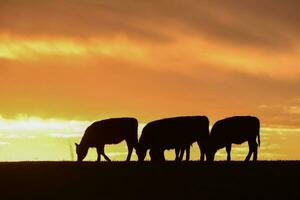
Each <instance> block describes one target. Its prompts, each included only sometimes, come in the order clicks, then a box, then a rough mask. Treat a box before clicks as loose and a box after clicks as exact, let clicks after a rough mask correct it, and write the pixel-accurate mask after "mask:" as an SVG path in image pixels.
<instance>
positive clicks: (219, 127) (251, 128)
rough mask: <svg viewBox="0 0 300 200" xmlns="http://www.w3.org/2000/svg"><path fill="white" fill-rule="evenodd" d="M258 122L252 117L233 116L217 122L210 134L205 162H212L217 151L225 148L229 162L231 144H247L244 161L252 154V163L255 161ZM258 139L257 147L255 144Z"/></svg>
mask: <svg viewBox="0 0 300 200" xmlns="http://www.w3.org/2000/svg"><path fill="white" fill-rule="evenodd" d="M259 129H260V122H259V119H258V118H256V117H252V116H235V117H229V118H226V119H223V120H219V121H217V122H216V123H215V124H214V125H213V127H212V129H211V132H210V136H209V140H208V146H207V155H206V156H207V160H208V161H213V160H214V157H215V153H216V152H217V150H218V149H221V148H223V147H226V152H227V161H230V159H231V157H230V151H231V145H232V144H242V143H244V142H246V141H247V142H248V145H249V153H248V155H247V157H246V159H245V161H249V160H250V157H251V155H252V153H253V161H256V160H257V146H259V145H260V134H259ZM256 137H257V138H258V145H257V142H256Z"/></svg>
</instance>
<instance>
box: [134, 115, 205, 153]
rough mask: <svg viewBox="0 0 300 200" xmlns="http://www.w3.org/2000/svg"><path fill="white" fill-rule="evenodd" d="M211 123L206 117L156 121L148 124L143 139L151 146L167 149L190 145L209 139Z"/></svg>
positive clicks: (184, 117)
mask: <svg viewBox="0 0 300 200" xmlns="http://www.w3.org/2000/svg"><path fill="white" fill-rule="evenodd" d="M208 127H209V121H208V118H207V117H205V116H183V117H174V118H166V119H161V120H156V121H152V122H150V123H148V124H147V125H146V126H145V127H144V129H143V131H142V136H141V139H140V140H142V141H144V142H145V143H147V146H148V148H151V146H160V147H163V148H166V149H171V148H175V147H177V146H180V145H190V144H192V143H193V142H195V141H197V140H198V139H201V138H204V137H208V135H209V128H208Z"/></svg>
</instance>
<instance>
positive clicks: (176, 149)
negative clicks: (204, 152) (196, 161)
mask: <svg viewBox="0 0 300 200" xmlns="http://www.w3.org/2000/svg"><path fill="white" fill-rule="evenodd" d="M179 153H180V148H179V147H176V148H175V156H176V157H175V161H178V160H179Z"/></svg>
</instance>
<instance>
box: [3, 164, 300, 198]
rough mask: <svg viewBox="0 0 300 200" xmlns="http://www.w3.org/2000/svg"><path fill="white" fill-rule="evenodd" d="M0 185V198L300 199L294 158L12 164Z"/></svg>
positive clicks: (298, 166)
mask: <svg viewBox="0 0 300 200" xmlns="http://www.w3.org/2000/svg"><path fill="white" fill-rule="evenodd" d="M0 183H1V185H0V186H1V187H0V197H1V199H154V200H158V199H300V162H299V161H260V162H257V163H244V162H230V163H227V162H215V163H212V164H208V163H201V162H182V163H176V162H166V163H160V164H159V163H154V164H153V163H150V162H144V163H138V162H130V163H125V162H112V163H107V162H102V163H100V164H99V163H94V162H84V163H82V164H78V163H75V162H12V163H0Z"/></svg>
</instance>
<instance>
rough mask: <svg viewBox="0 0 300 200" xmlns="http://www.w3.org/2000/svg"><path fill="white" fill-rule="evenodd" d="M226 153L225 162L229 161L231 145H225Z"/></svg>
mask: <svg viewBox="0 0 300 200" xmlns="http://www.w3.org/2000/svg"><path fill="white" fill-rule="evenodd" d="M226 152H227V161H230V160H231V156H230V152H231V144H227V145H226Z"/></svg>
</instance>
